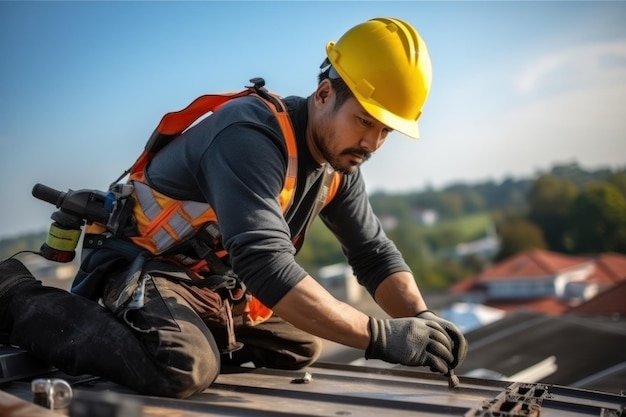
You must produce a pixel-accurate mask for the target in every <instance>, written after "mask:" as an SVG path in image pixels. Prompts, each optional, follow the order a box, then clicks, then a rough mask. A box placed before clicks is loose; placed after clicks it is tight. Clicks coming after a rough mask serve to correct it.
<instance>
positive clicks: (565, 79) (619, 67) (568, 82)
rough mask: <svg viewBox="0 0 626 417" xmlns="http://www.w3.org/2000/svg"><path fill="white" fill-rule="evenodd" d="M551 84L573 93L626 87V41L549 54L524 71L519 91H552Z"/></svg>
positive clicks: (578, 47) (589, 45)
mask: <svg viewBox="0 0 626 417" xmlns="http://www.w3.org/2000/svg"><path fill="white" fill-rule="evenodd" d="M551 83H557V84H558V85H560V86H567V87H569V88H571V89H577V88H585V87H596V86H599V85H611V84H614V83H622V84H623V83H626V40H619V41H611V42H599V43H593V44H587V45H578V46H574V47H571V48H566V49H562V50H560V51H556V52H551V53H549V54H546V55H544V56H542V57H540V58H538V59H536V60H534V61H532V62H530V63H529V64H528V65H527V66H526V67H524V68H523V69H522V73H521V74H520V75H519V77H518V79H517V80H516V88H517V90H518V91H519V92H520V93H522V94H525V95H528V94H533V93H540V92H542V91H545V90H546V89H550V84H551Z"/></svg>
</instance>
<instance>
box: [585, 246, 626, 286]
mask: <svg viewBox="0 0 626 417" xmlns="http://www.w3.org/2000/svg"><path fill="white" fill-rule="evenodd" d="M593 259H594V261H595V266H596V270H595V272H594V273H593V275H592V276H591V280H593V281H596V282H598V283H599V284H604V285H614V284H617V283H620V282H623V281H626V256H624V255H621V254H619V253H610V252H609V253H603V254H600V255H597V256H596V257H595V258H593Z"/></svg>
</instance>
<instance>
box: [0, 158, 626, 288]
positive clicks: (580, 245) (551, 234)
mask: <svg viewBox="0 0 626 417" xmlns="http://www.w3.org/2000/svg"><path fill="white" fill-rule="evenodd" d="M370 202H371V205H372V208H373V209H374V211H375V212H376V213H377V215H378V216H379V218H380V219H381V223H382V224H383V227H384V229H385V232H386V233H387V234H388V235H389V237H390V238H391V239H393V240H394V242H395V243H396V245H397V247H398V248H399V249H400V251H402V253H403V254H404V256H405V258H406V260H407V262H408V264H409V266H410V267H411V268H412V269H413V271H414V272H415V274H416V276H417V279H418V280H419V282H420V285H421V286H423V287H425V288H427V287H429V288H444V287H446V286H449V285H450V284H453V283H455V282H458V281H460V280H462V279H464V278H466V277H468V276H471V275H474V274H476V273H478V272H480V271H481V270H482V269H483V268H484V267H485V266H486V265H488V264H489V263H491V262H493V261H497V260H501V259H504V258H507V257H509V256H512V255H514V254H516V253H518V252H521V251H524V250H527V249H531V248H540V249H548V250H551V251H555V252H560V253H568V254H594V253H601V252H618V253H626V168H622V169H615V170H613V169H598V170H586V169H583V168H582V167H580V166H579V165H578V164H575V163H573V164H567V165H559V166H554V167H553V168H552V169H551V170H549V171H548V172H539V173H537V174H536V175H535V176H534V177H533V178H527V179H513V178H508V179H505V180H503V181H501V182H495V181H488V182H483V183H477V184H465V183H457V184H451V185H449V186H446V187H443V188H441V189H426V190H421V191H415V192H408V193H382V192H381V193H375V194H372V195H371V196H370ZM45 236H46V231H42V232H41V233H38V234H31V235H27V236H21V237H17V238H12V239H5V240H0V257H2V258H5V257H7V256H10V255H11V254H13V253H15V252H17V251H20V250H38V248H39V247H40V246H41V244H42V243H43V242H44V241H45ZM490 238H497V242H498V245H497V247H496V248H495V249H496V251H495V252H486V251H484V250H479V249H476V248H481V247H480V246H478V245H476V244H477V243H480V242H493V239H492V240H489V239H490ZM490 248H491V249H494V248H493V247H490ZM483 249H484V248H483ZM297 258H298V261H299V262H300V263H301V264H302V265H303V266H304V267H305V268H306V269H307V270H309V271H311V272H312V273H313V274H315V272H316V271H317V269H318V268H320V267H322V266H325V265H329V264H334V263H338V262H343V261H344V257H343V254H342V251H341V247H340V245H339V243H338V242H337V241H336V240H335V238H334V237H333V236H332V235H331V234H330V232H329V231H328V230H327V229H326V228H325V227H324V225H323V224H322V222H321V221H320V220H319V219H317V220H316V221H314V222H313V224H312V225H311V228H310V230H309V232H308V234H307V240H306V243H305V244H304V246H303V247H302V250H301V251H300V253H299V254H298V256H297Z"/></svg>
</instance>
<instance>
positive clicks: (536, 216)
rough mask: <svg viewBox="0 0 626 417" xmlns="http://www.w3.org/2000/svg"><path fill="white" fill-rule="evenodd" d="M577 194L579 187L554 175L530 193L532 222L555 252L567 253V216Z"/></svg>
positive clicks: (536, 182)
mask: <svg viewBox="0 0 626 417" xmlns="http://www.w3.org/2000/svg"><path fill="white" fill-rule="evenodd" d="M577 193H578V187H577V186H576V185H575V184H574V183H573V182H572V181H570V180H563V179H559V178H557V177H554V176H552V175H544V176H541V177H539V178H538V179H537V180H536V181H535V183H534V184H533V185H532V187H531V189H530V192H529V194H528V207H529V212H528V219H529V220H530V221H531V222H533V223H535V224H536V225H537V226H539V228H540V229H541V230H542V232H543V237H544V239H545V242H546V244H547V245H548V248H549V249H551V250H553V251H556V252H566V247H565V229H566V223H567V213H568V212H569V209H570V206H571V204H572V201H574V198H576V195H577Z"/></svg>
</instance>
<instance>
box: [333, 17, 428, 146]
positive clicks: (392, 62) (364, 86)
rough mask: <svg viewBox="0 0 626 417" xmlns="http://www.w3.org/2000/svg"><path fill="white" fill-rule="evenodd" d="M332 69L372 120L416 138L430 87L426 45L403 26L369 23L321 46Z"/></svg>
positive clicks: (391, 21) (388, 20)
mask: <svg viewBox="0 0 626 417" xmlns="http://www.w3.org/2000/svg"><path fill="white" fill-rule="evenodd" d="M326 55H327V56H328V60H329V62H330V63H331V64H332V68H333V69H334V70H335V71H336V72H337V74H338V75H339V76H340V77H341V79H342V80H343V81H344V82H345V83H346V84H347V85H348V88H350V91H352V93H353V94H354V96H355V97H356V99H357V100H358V101H359V103H360V104H361V105H362V106H363V108H364V109H365V111H367V112H368V113H369V114H370V115H371V116H372V117H374V118H375V119H376V120H378V121H379V122H381V123H383V124H384V125H386V126H389V127H390V128H392V129H394V130H397V131H399V132H400V133H403V134H405V135H407V136H409V137H412V138H414V139H418V138H419V137H420V134H419V129H418V127H417V119H419V117H420V115H421V114H422V107H423V106H424V103H425V102H426V98H427V97H428V93H429V91H430V85H431V82H432V67H431V63H430V56H429V55H428V49H427V48H426V44H425V43H424V41H423V40H422V38H421V37H420V35H419V33H417V31H416V30H415V28H413V26H411V25H410V24H409V23H407V22H405V21H402V20H400V19H395V18H375V19H371V20H368V21H366V22H364V23H361V24H358V25H356V26H354V27H353V28H351V29H350V30H348V31H347V32H346V33H345V34H344V35H343V36H342V37H341V38H340V39H339V40H338V41H337V42H329V43H328V44H327V45H326Z"/></svg>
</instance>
